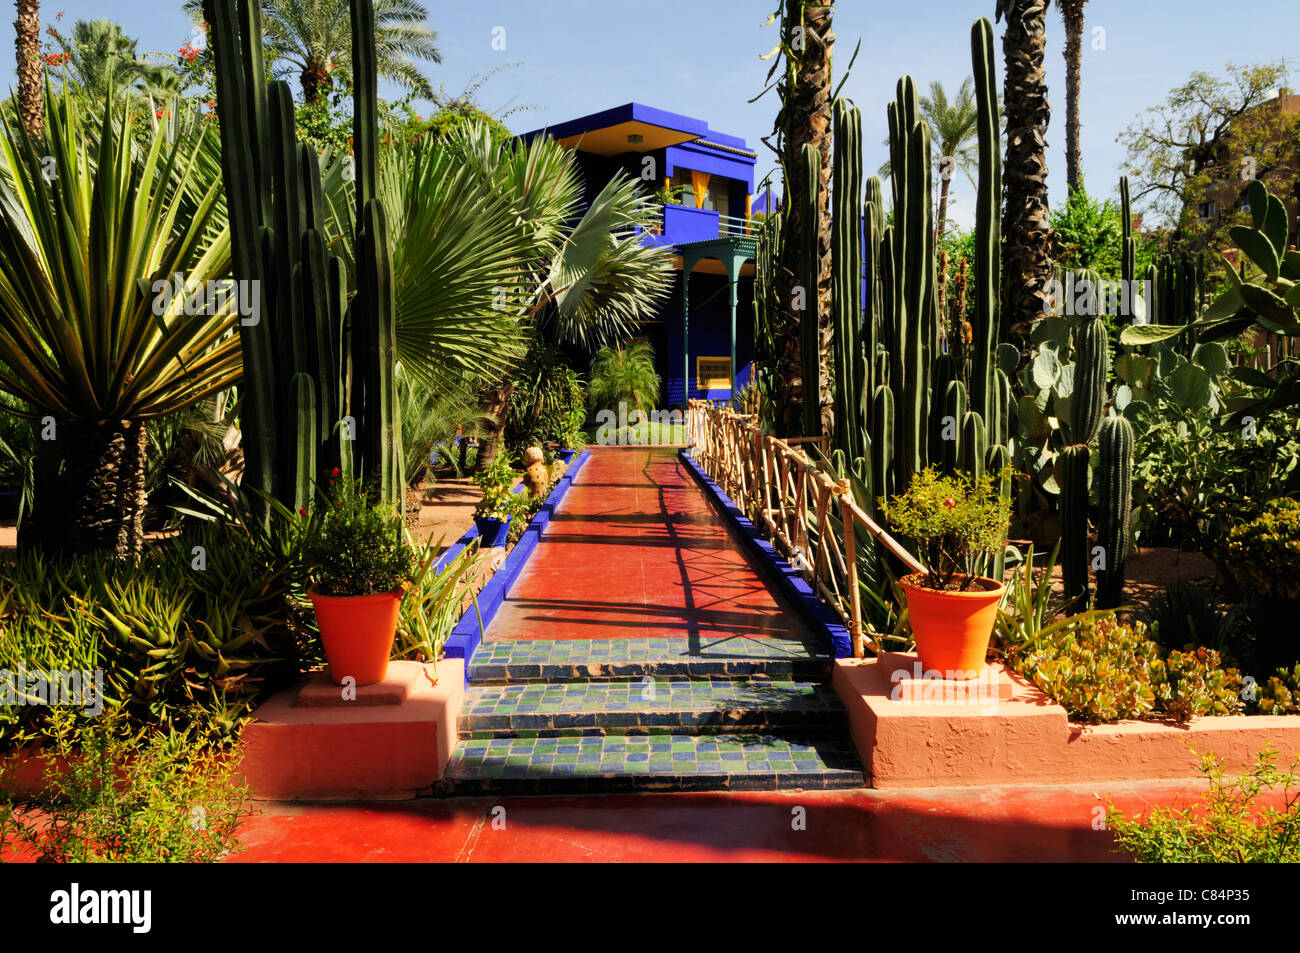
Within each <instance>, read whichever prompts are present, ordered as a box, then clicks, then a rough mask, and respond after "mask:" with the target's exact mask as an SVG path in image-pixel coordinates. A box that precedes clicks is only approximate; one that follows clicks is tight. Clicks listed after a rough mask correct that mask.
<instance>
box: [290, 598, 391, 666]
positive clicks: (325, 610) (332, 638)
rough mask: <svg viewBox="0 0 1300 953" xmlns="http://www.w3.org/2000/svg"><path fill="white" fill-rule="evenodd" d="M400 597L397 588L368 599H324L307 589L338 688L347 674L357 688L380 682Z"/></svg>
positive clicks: (326, 656)
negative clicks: (353, 680) (354, 680)
mask: <svg viewBox="0 0 1300 953" xmlns="http://www.w3.org/2000/svg"><path fill="white" fill-rule="evenodd" d="M404 594H405V590H404V589H402V588H401V587H400V586H399V587H398V588H396V589H393V590H392V591H391V592H377V593H374V594H373V595H369V596H327V595H323V594H321V593H319V592H317V591H316V590H315V589H308V590H307V596H308V597H309V598H310V599H311V604H312V605H313V606H314V607H315V609H316V623H317V625H318V626H319V627H320V640H321V642H322V643H323V644H324V646H325V661H326V663H327V665H328V668H329V676H330V681H332V682H333V683H334V684H335V685H342V684H343V679H345V678H347V677H348V676H349V675H350V676H352V678H354V679H356V684H357V685H372V684H374V683H375V682H378V681H382V680H383V678H384V676H385V675H387V674H388V657H389V655H391V654H392V652H393V640H394V639H395V638H396V637H397V619H398V614H399V612H400V611H401V608H402V596H403V595H404Z"/></svg>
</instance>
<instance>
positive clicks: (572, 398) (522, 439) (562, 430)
mask: <svg viewBox="0 0 1300 953" xmlns="http://www.w3.org/2000/svg"><path fill="white" fill-rule="evenodd" d="M512 383H513V384H514V390H513V391H512V392H511V394H510V405H509V413H508V417H507V420H508V421H509V424H508V426H507V428H506V444H507V445H508V446H510V447H512V448H515V449H518V450H522V449H524V448H526V447H530V446H541V445H543V444H544V443H546V442H547V441H548V440H558V441H560V442H561V443H562V444H564V445H565V446H567V447H572V446H573V445H574V443H576V442H578V441H580V434H581V431H582V425H583V423H584V422H585V421H586V419H587V413H586V408H587V393H586V390H585V388H584V387H583V386H582V378H581V377H580V376H579V374H578V372H577V371H575V370H574V369H573V368H572V367H570V366H569V365H568V364H566V363H565V362H564V359H563V357H562V355H561V354H560V352H559V351H557V350H555V349H554V348H551V347H548V346H547V345H545V344H544V343H542V342H540V341H535V342H534V345H533V347H532V348H531V349H530V350H529V352H528V357H527V358H525V360H524V362H523V364H522V366H521V367H520V368H519V370H518V371H516V372H515V375H514V379H513V381H512ZM656 396H657V394H656Z"/></svg>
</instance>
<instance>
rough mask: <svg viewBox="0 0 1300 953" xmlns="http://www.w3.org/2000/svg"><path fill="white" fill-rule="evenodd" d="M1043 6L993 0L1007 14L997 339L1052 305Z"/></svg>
mask: <svg viewBox="0 0 1300 953" xmlns="http://www.w3.org/2000/svg"><path fill="white" fill-rule="evenodd" d="M1048 2H1049V0H998V7H997V12H998V16H1002V15H1003V14H1004V13H1005V15H1006V21H1007V31H1006V33H1005V34H1004V35H1003V38H1002V51H1003V54H1004V56H1005V58H1006V91H1005V95H1004V97H1003V98H1004V101H1005V103H1006V118H1007V157H1006V165H1005V173H1004V183H1005V186H1006V188H1005V193H1006V205H1005V208H1004V210H1003V216H1002V234H1003V235H1004V236H1005V240H1006V246H1005V249H1004V252H1003V259H1002V260H1003V263H1004V264H1003V277H1004V282H1005V285H1004V294H1003V301H1004V306H1003V309H1002V329H1001V330H1002V337H1003V339H1004V340H1009V339H1010V335H1011V334H1013V333H1015V334H1025V333H1027V332H1028V330H1029V327H1030V326H1031V325H1032V324H1033V323H1034V322H1035V321H1037V320H1038V319H1040V318H1041V317H1042V316H1043V314H1044V311H1045V310H1046V308H1045V305H1047V304H1049V303H1050V300H1049V296H1048V287H1049V285H1050V283H1051V280H1052V259H1051V255H1050V248H1051V239H1052V227H1051V225H1050V224H1049V222H1048V210H1047V124H1048V121H1049V120H1050V119H1051V115H1052V110H1051V106H1050V104H1049V103H1048V101H1047V78H1046V74H1045V73H1044V72H1043V55H1044V51H1045V46H1046V33H1045V30H1046V23H1045V21H1046V17H1047V6H1048Z"/></svg>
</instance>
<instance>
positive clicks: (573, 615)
mask: <svg viewBox="0 0 1300 953" xmlns="http://www.w3.org/2000/svg"><path fill="white" fill-rule="evenodd" d="M696 635H704V636H708V637H717V638H726V637H729V636H751V637H753V636H780V637H783V638H794V639H798V638H803V637H805V636H806V630H805V629H804V627H803V625H802V623H801V621H800V620H799V618H798V616H797V615H796V613H795V611H794V609H793V608H792V607H791V606H789V605H788V604H786V603H785V602H784V601H783V600H780V599H778V598H777V597H775V596H774V595H773V594H772V593H771V592H770V591H769V589H768V587H767V585H766V583H765V581H764V579H763V577H762V576H761V574H760V570H759V569H758V567H757V566H756V565H754V563H753V562H752V561H751V560H750V558H749V557H748V555H747V554H746V553H745V551H744V549H743V548H742V543H741V542H740V540H738V539H736V538H735V537H734V536H733V535H732V534H731V532H730V531H729V530H728V529H727V526H726V524H724V523H723V521H722V519H721V518H720V517H719V516H718V514H717V513H716V512H715V511H714V510H713V509H712V507H710V505H709V502H708V500H707V499H706V498H705V496H704V492H703V490H701V489H700V487H699V485H698V484H697V483H696V482H695V481H694V480H693V479H692V478H691V475H690V474H689V473H688V472H687V471H686V468H685V467H684V466H683V465H682V463H681V461H680V460H679V459H678V457H677V452H676V451H675V450H672V449H670V448H645V449H640V448H616V447H593V448H592V450H591V458H590V459H589V460H588V461H587V462H586V464H584V465H583V467H582V469H581V470H580V471H579V472H578V477H577V479H576V480H575V482H574V484H573V486H571V487H570V488H569V491H568V493H567V494H565V497H564V500H563V501H562V502H561V503H560V506H559V508H558V509H557V511H556V513H555V515H554V516H553V517H552V519H551V522H550V524H549V525H548V526H547V527H546V531H545V533H544V534H543V536H542V539H541V541H540V542H539V544H538V546H537V549H536V551H535V552H534V553H533V554H532V556H531V558H530V559H529V560H528V563H527V564H526V565H525V567H524V569H523V572H522V573H520V576H519V578H518V580H516V582H515V584H514V586H513V587H512V588H511V591H510V596H509V597H508V598H507V599H506V600H505V602H504V603H503V604H502V606H501V609H500V611H499V612H498V613H497V616H496V618H495V619H493V621H492V623H491V624H490V625H489V626H488V630H487V633H486V637H487V639H488V640H495V639H603V638H618V637H624V638H630V637H636V638H663V637H671V636H696Z"/></svg>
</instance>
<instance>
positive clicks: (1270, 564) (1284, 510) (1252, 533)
mask: <svg viewBox="0 0 1300 953" xmlns="http://www.w3.org/2000/svg"><path fill="white" fill-rule="evenodd" d="M1224 550H1225V552H1226V559H1225V563H1226V566H1227V569H1228V572H1229V574H1230V575H1231V576H1232V579H1233V581H1234V582H1235V583H1236V584H1237V587H1238V588H1239V589H1240V590H1241V591H1242V592H1247V593H1251V594H1253V595H1262V596H1267V597H1272V598H1280V599H1300V501H1297V500H1293V499H1287V498H1282V499H1278V500H1273V501H1272V502H1270V503H1268V504H1267V505H1266V506H1265V507H1264V512H1263V513H1262V514H1261V515H1260V516H1259V517H1258V518H1256V519H1254V520H1251V521H1250V522H1249V523H1245V524H1242V525H1239V526H1234V527H1233V528H1232V529H1230V530H1228V533H1227V537H1226V539H1225V540H1224Z"/></svg>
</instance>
